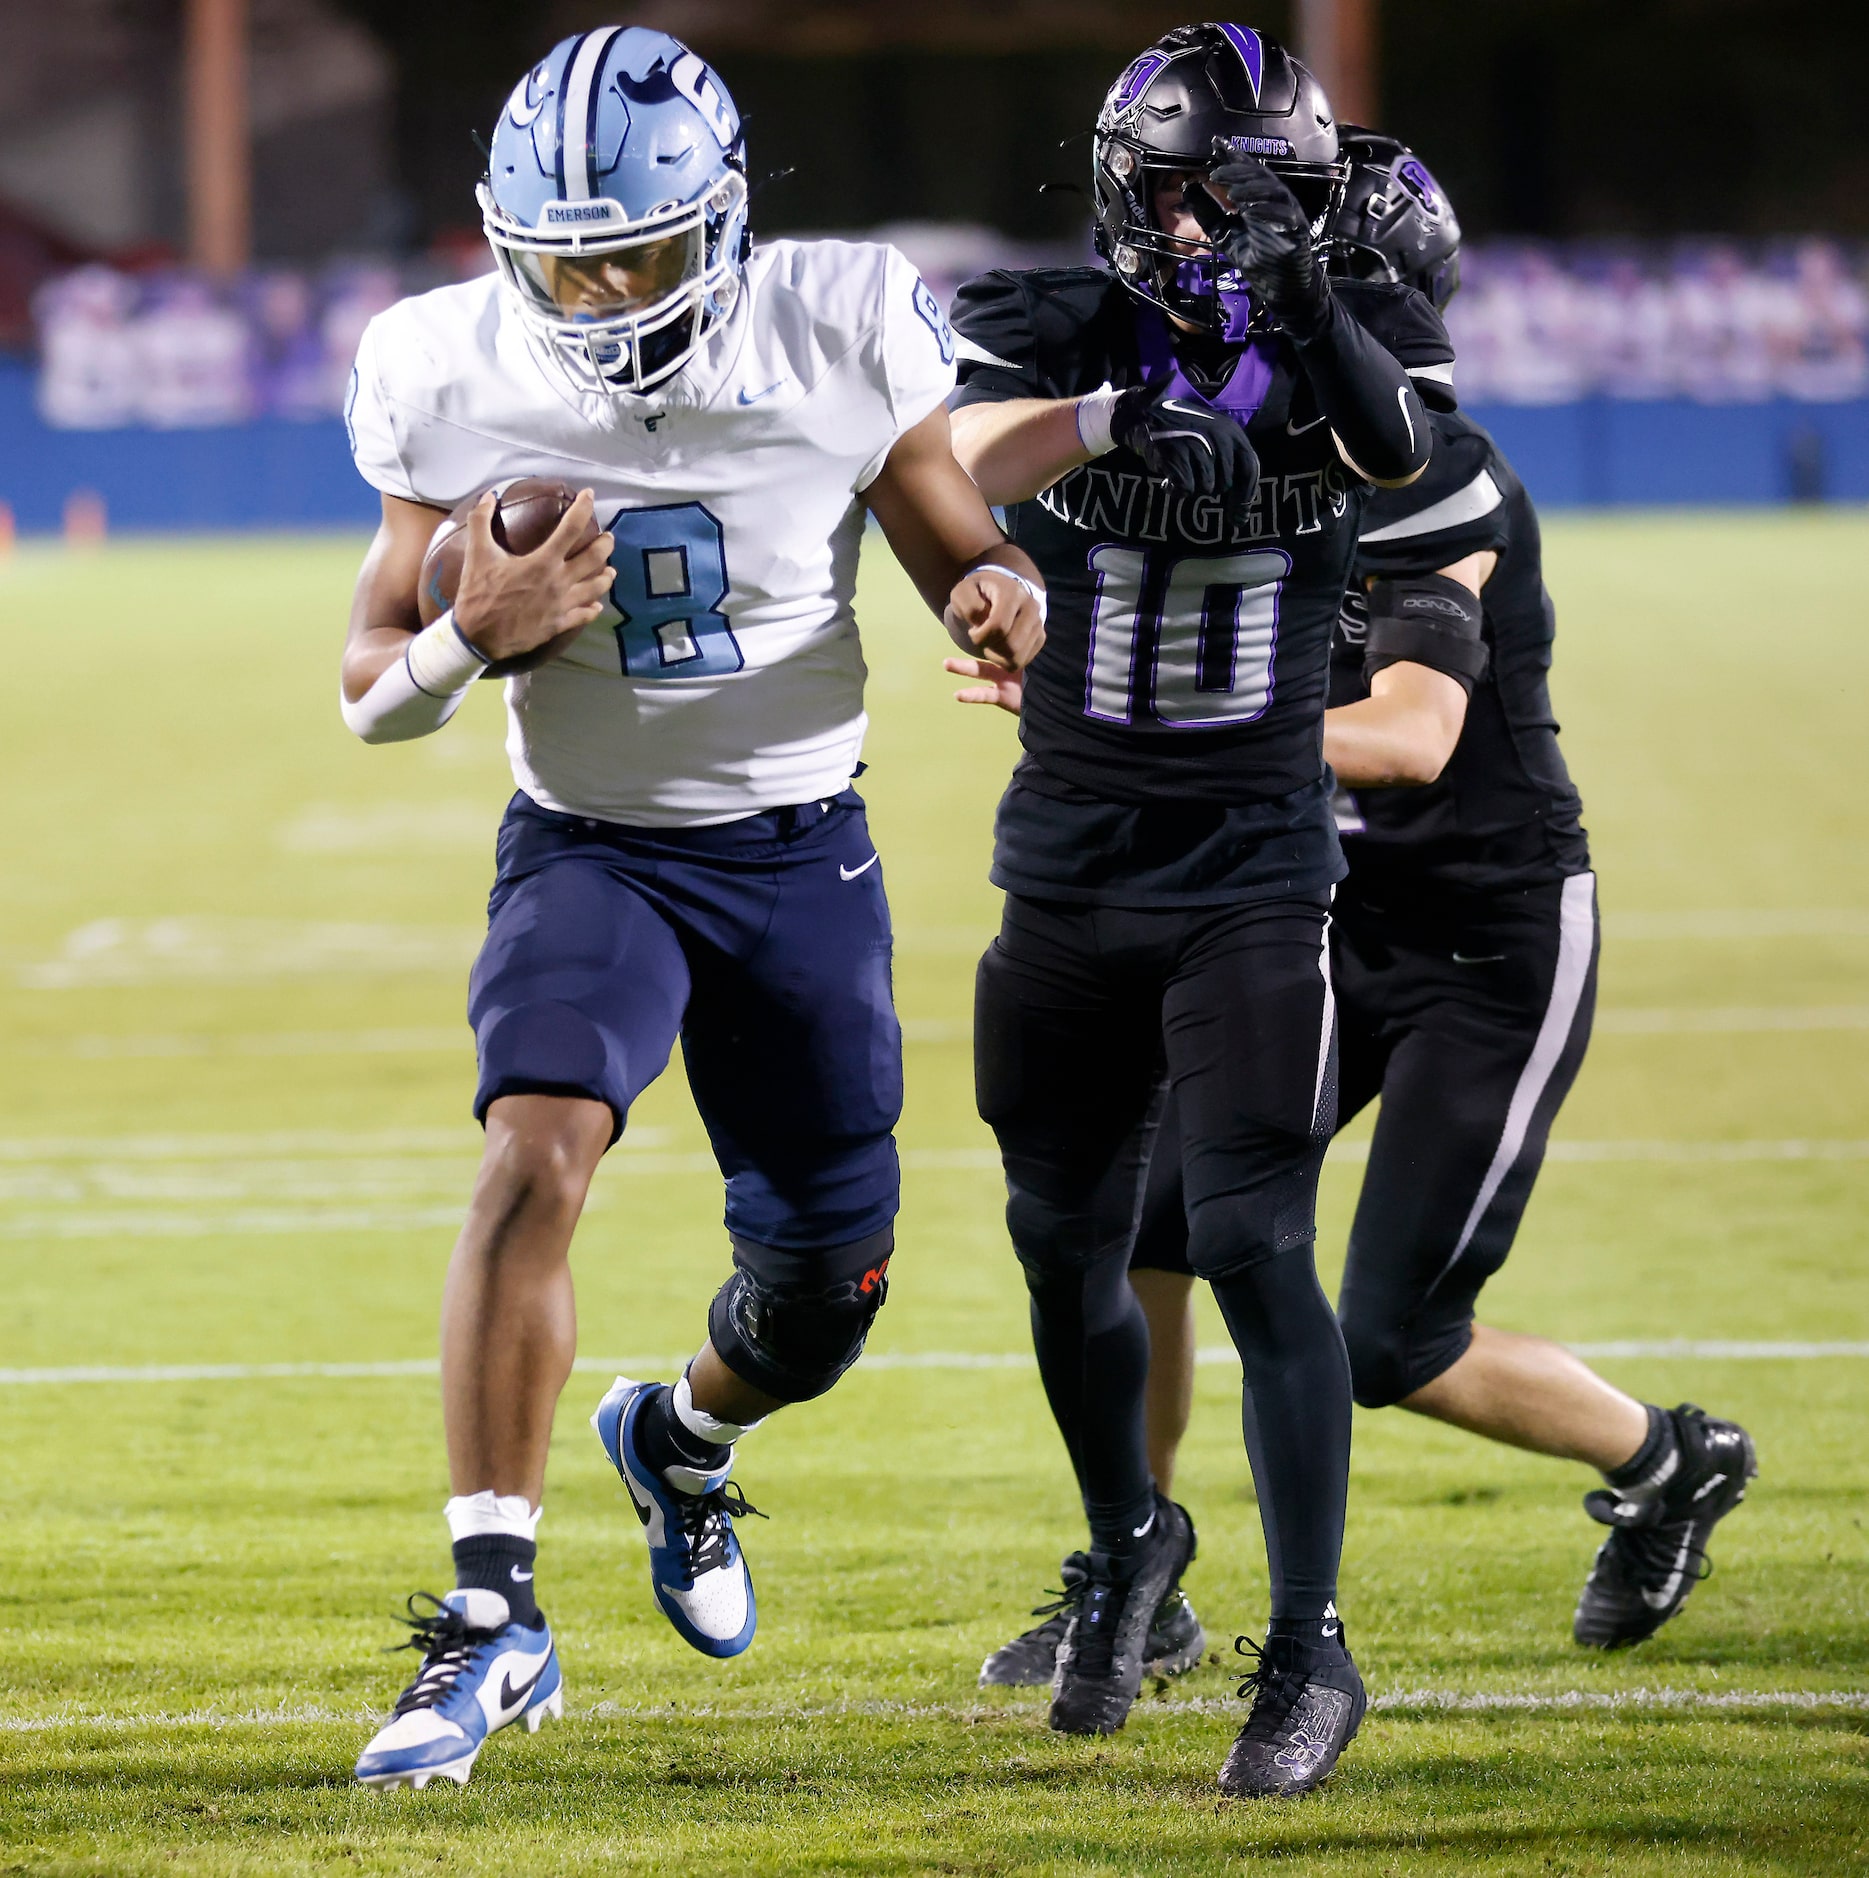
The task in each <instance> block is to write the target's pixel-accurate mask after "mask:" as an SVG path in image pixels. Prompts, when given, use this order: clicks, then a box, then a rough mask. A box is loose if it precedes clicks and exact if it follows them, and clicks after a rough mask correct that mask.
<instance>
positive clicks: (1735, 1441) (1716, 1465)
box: [1571, 1402, 1759, 1650]
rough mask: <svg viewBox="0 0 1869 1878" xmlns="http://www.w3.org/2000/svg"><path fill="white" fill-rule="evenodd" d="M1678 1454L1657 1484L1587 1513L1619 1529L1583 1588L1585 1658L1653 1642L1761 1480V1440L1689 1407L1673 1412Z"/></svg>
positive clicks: (1615, 1492) (1600, 1502) (1609, 1495)
mask: <svg viewBox="0 0 1869 1878" xmlns="http://www.w3.org/2000/svg"><path fill="white" fill-rule="evenodd" d="M1669 1419H1670V1420H1671V1421H1672V1422H1673V1423H1674V1434H1675V1447H1674V1451H1673V1452H1672V1453H1671V1454H1670V1455H1669V1457H1668V1459H1667V1460H1666V1461H1664V1462H1663V1463H1662V1464H1661V1467H1660V1469H1659V1470H1658V1476H1657V1477H1656V1478H1654V1479H1651V1480H1647V1481H1643V1482H1641V1483H1639V1484H1638V1485H1636V1486H1634V1487H1627V1488H1613V1487H1602V1488H1598V1489H1597V1491H1595V1492H1594V1493H1586V1494H1585V1495H1584V1500H1583V1504H1584V1511H1585V1512H1586V1513H1588V1514H1589V1515H1590V1517H1591V1518H1592V1519H1594V1520H1599V1521H1601V1522H1602V1524H1603V1525H1605V1526H1608V1527H1610V1528H1611V1531H1610V1535H1609V1537H1608V1538H1607V1539H1605V1540H1604V1541H1603V1543H1602V1545H1601V1547H1599V1548H1598V1551H1597V1555H1596V1563H1595V1564H1594V1565H1593V1566H1591V1568H1590V1576H1589V1577H1588V1578H1587V1579H1585V1580H1584V1587H1583V1595H1582V1596H1581V1597H1579V1598H1578V1600H1577V1615H1576V1617H1575V1619H1574V1620H1573V1621H1572V1625H1571V1634H1572V1635H1573V1636H1574V1637H1575V1638H1576V1639H1577V1641H1578V1642H1579V1643H1581V1644H1582V1645H1584V1647H1585V1648H1586V1649H1593V1650H1619V1649H1622V1648H1624V1647H1625V1646H1627V1645H1628V1644H1631V1643H1640V1642H1641V1641H1642V1640H1643V1639H1644V1638H1645V1637H1652V1636H1653V1635H1654V1634H1655V1632H1656V1631H1658V1630H1659V1629H1660V1628H1661V1627H1662V1625H1663V1624H1665V1623H1666V1622H1667V1621H1668V1619H1669V1618H1670V1617H1672V1616H1673V1615H1674V1614H1675V1612H1676V1611H1678V1610H1679V1609H1680V1608H1681V1606H1682V1605H1683V1604H1685V1603H1686V1602H1687V1594H1688V1593H1689V1592H1690V1591H1692V1590H1693V1588H1694V1587H1695V1585H1697V1584H1698V1583H1699V1582H1700V1581H1701V1579H1703V1578H1705V1577H1706V1576H1707V1575H1708V1573H1709V1572H1710V1571H1711V1570H1712V1569H1713V1566H1712V1561H1711V1560H1710V1559H1709V1558H1708V1557H1707V1541H1708V1539H1709V1538H1711V1537H1712V1535H1713V1529H1714V1527H1715V1526H1717V1525H1718V1524H1719V1523H1720V1521H1721V1520H1723V1519H1724V1518H1725V1517H1726V1515H1727V1514H1728V1513H1730V1512H1731V1511H1732V1510H1733V1508H1734V1507H1736V1506H1737V1505H1738V1504H1739V1503H1740V1501H1741V1500H1743V1499H1744V1498H1745V1497H1746V1483H1747V1481H1749V1480H1752V1479H1754V1478H1755V1477H1756V1476H1757V1474H1758V1471H1759V1459H1758V1455H1757V1454H1756V1453H1755V1452H1754V1450H1753V1446H1752V1437H1751V1436H1750V1435H1749V1434H1747V1433H1746V1431H1745V1430H1744V1429H1743V1428H1741V1427H1740V1426H1739V1424H1738V1423H1737V1422H1723V1421H1716V1420H1715V1419H1714V1418H1713V1417H1712V1416H1711V1415H1709V1414H1707V1412H1706V1411H1705V1410H1704V1409H1698V1408H1696V1407H1694V1405H1693V1404H1692V1403H1691V1402H1683V1403H1682V1404H1681V1406H1680V1407H1679V1408H1677V1409H1674V1410H1672V1411H1670V1414H1669Z"/></svg>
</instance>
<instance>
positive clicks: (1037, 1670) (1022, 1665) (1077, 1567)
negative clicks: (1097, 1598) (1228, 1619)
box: [980, 1522, 1207, 1689]
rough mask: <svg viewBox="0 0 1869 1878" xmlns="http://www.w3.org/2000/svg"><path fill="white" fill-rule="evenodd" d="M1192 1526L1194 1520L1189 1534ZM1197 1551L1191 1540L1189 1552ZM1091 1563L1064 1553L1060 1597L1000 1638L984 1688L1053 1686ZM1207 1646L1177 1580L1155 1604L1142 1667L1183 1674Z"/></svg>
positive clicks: (983, 1671) (983, 1669) (983, 1672)
mask: <svg viewBox="0 0 1869 1878" xmlns="http://www.w3.org/2000/svg"><path fill="white" fill-rule="evenodd" d="M1193 1531H1194V1528H1193V1524H1192V1522H1190V1523H1189V1526H1188V1532H1189V1536H1190V1540H1191V1539H1192V1535H1193ZM1193 1556H1194V1551H1193V1547H1192V1544H1190V1546H1189V1550H1188V1557H1189V1558H1190V1559H1192V1558H1193ZM1089 1566H1090V1560H1089V1559H1088V1557H1086V1556H1085V1554H1084V1553H1082V1552H1073V1553H1071V1554H1070V1555H1069V1556H1068V1557H1067V1558H1066V1559H1065V1561H1064V1563H1063V1564H1062V1565H1061V1566H1060V1567H1059V1568H1058V1570H1059V1575H1060V1576H1061V1577H1062V1578H1063V1580H1064V1584H1063V1586H1062V1587H1061V1588H1060V1589H1059V1591H1058V1592H1057V1595H1056V1602H1054V1603H1051V1604H1039V1605H1035V1606H1034V1607H1033V1610H1032V1615H1033V1616H1034V1617H1042V1618H1043V1619H1044V1620H1045V1621H1044V1622H1043V1623H1042V1624H1034V1625H1033V1626H1032V1628H1031V1629H1030V1630H1025V1631H1021V1632H1020V1633H1019V1635H1018V1636H1016V1637H1014V1638H1013V1640H1012V1641H1011V1642H1010V1643H1002V1644H1001V1645H1000V1646H999V1648H998V1649H997V1650H995V1651H994V1652H993V1654H992V1655H991V1656H989V1657H988V1658H987V1659H986V1661H985V1662H984V1663H982V1664H981V1665H980V1687H981V1688H983V1689H993V1688H999V1689H1044V1688H1048V1687H1049V1686H1050V1683H1051V1679H1052V1676H1053V1675H1054V1674H1055V1673H1056V1671H1057V1667H1058V1645H1059V1644H1061V1643H1062V1642H1063V1641H1064V1633H1065V1631H1066V1630H1068V1629H1069V1628H1070V1623H1071V1613H1070V1610H1069V1608H1067V1607H1068V1606H1070V1604H1071V1603H1072V1600H1073V1597H1074V1595H1075V1587H1076V1586H1077V1585H1079V1584H1081V1583H1082V1582H1083V1579H1084V1576H1085V1574H1086V1572H1087V1571H1088V1570H1089ZM1206 1649H1207V1633H1206V1631H1204V1630H1203V1629H1202V1628H1201V1620H1200V1619H1199V1618H1198V1617H1196V1616H1195V1615H1194V1606H1193V1605H1192V1604H1190V1603H1189V1602H1188V1594H1187V1593H1186V1592H1185V1591H1183V1590H1182V1589H1181V1587H1180V1586H1179V1585H1176V1586H1175V1587H1174V1588H1173V1589H1172V1590H1171V1591H1170V1592H1169V1593H1168V1595H1167V1597H1165V1598H1163V1599H1162V1601H1161V1603H1160V1604H1159V1605H1157V1606H1156V1610H1155V1617H1154V1621H1153V1622H1152V1623H1151V1624H1150V1625H1149V1640H1148V1642H1147V1643H1146V1644H1144V1645H1143V1652H1142V1673H1143V1674H1144V1675H1145V1676H1181V1675H1185V1674H1186V1673H1187V1672H1188V1671H1189V1670H1190V1669H1197V1668H1199V1667H1200V1660H1201V1657H1202V1655H1203V1654H1204V1653H1205V1651H1206Z"/></svg>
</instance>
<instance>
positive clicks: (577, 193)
mask: <svg viewBox="0 0 1869 1878" xmlns="http://www.w3.org/2000/svg"><path fill="white" fill-rule="evenodd" d="M622 30H623V28H622V27H620V26H612V27H609V28H608V29H606V30H604V31H601V32H595V33H586V34H585V35H584V37H583V38H582V39H580V40H579V41H578V44H577V50H576V51H575V52H573V53H572V55H571V60H570V63H569V65H567V67H566V68H565V91H564V118H563V130H562V132H561V135H560V140H559V146H558V147H559V150H560V152H561V156H560V161H561V162H562V163H563V164H564V171H565V178H564V181H565V200H566V201H567V202H588V201H589V200H590V199H591V149H592V146H593V145H594V144H595V143H596V140H597V139H596V119H597V95H596V94H597V74H598V73H599V72H601V71H602V70H603V63H604V58H605V55H606V54H607V53H608V52H609V50H610V46H611V43H612V41H614V40H615V39H616V38H617V36H618V35H619V34H620V33H621V32H622Z"/></svg>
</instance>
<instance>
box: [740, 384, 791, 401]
mask: <svg viewBox="0 0 1869 1878" xmlns="http://www.w3.org/2000/svg"><path fill="white" fill-rule="evenodd" d="M784 383H785V380H784V379H783V378H775V379H774V380H773V381H772V383H771V384H769V385H768V386H767V387H766V388H765V390H764V391H748V390H747V388H746V387H745V386H744V385H742V386H741V387H740V402H741V403H742V404H757V403H758V402H759V401H760V399H761V398H770V397H771V396H772V394H773V393H774V392H775V391H777V390H778V389H779V387H780V386H781V385H782V384H784Z"/></svg>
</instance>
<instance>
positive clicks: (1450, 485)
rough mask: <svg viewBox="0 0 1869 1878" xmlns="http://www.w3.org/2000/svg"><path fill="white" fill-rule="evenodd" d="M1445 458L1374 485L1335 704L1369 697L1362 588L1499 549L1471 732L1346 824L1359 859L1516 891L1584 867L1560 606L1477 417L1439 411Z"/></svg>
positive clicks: (1373, 796)
mask: <svg viewBox="0 0 1869 1878" xmlns="http://www.w3.org/2000/svg"><path fill="white" fill-rule="evenodd" d="M1430 421H1431V422H1432V423H1433V425H1434V455H1433V458H1432V459H1431V460H1430V462H1429V464H1428V467H1427V469H1426V471H1425V472H1424V473H1423V474H1422V476H1421V477H1420V478H1419V480H1417V481H1416V482H1413V483H1411V484H1409V486H1408V487H1407V488H1406V489H1379V490H1376V491H1374V492H1373V494H1372V495H1371V498H1370V500H1369V503H1368V505H1367V508H1366V511H1365V513H1364V516H1363V533H1362V538H1361V540H1360V541H1359V543H1358V546H1357V554H1356V564H1355V578H1354V580H1353V583H1352V586H1351V590H1350V596H1349V599H1348V600H1347V602H1346V605H1345V607H1344V609H1343V612H1342V614H1341V616H1340V617H1339V620H1338V625H1337V631H1336V636H1335V640H1334V642H1333V645H1332V650H1331V675H1330V702H1331V703H1332V704H1333V705H1339V704H1348V703H1350V702H1352V701H1353V700H1355V699H1357V698H1365V697H1367V696H1368V695H1369V687H1368V685H1367V683H1366V682H1365V680H1364V677H1363V634H1364V622H1363V618H1362V609H1361V606H1360V604H1359V595H1360V593H1361V591H1362V587H1363V582H1364V580H1365V579H1366V578H1368V577H1370V576H1375V577H1391V578H1392V577H1395V576H1398V575H1409V574H1424V573H1431V572H1433V571H1434V570H1435V569H1437V568H1442V567H1447V566H1450V565H1452V563H1454V562H1455V561H1458V560H1461V559H1462V558H1464V557H1465V556H1467V555H1469V554H1477V553H1479V552H1481V551H1482V550H1485V549H1491V550H1492V551H1493V552H1494V553H1496V554H1497V555H1498V556H1499V562H1498V566H1497V567H1496V568H1495V570H1494V572H1493V575H1492V578H1491V579H1490V580H1488V581H1487V583H1486V585H1485V588H1484V589H1483V591H1482V593H1481V596H1480V599H1481V605H1482V608H1483V611H1484V615H1485V618H1484V623H1483V628H1482V630H1483V633H1484V636H1485V640H1486V644H1487V647H1488V649H1489V651H1490V654H1491V657H1490V659H1489V661H1488V665H1487V670H1486V673H1485V676H1484V677H1482V678H1481V679H1480V680H1479V681H1478V683H1476V684H1475V685H1474V687H1473V694H1472V697H1471V698H1470V699H1469V700H1468V704H1467V717H1466V723H1465V725H1464V727H1463V728H1462V730H1461V733H1460V741H1459V742H1458V743H1457V744H1456V745H1455V746H1454V753H1453V755H1452V757H1451V758H1450V759H1449V760H1448V764H1447V767H1446V769H1445V770H1443V771H1442V772H1441V775H1440V778H1439V780H1438V781H1436V782H1433V783H1430V784H1428V785H1427V786H1426V787H1425V788H1394V789H1357V790H1344V791H1340V792H1339V794H1338V798H1337V824H1338V831H1339V833H1340V835H1341V836H1342V839H1343V846H1344V853H1345V855H1346V856H1347V858H1348V859H1349V862H1350V867H1351V871H1352V873H1353V874H1355V875H1357V876H1358V877H1359V878H1360V877H1363V876H1365V875H1373V874H1374V873H1376V872H1378V871H1380V872H1382V873H1384V874H1385V875H1394V874H1398V873H1399V874H1402V875H1405V876H1406V877H1407V878H1408V879H1411V880H1419V881H1421V882H1422V883H1423V884H1433V885H1436V886H1441V887H1447V888H1454V889H1491V888H1510V887H1515V886H1525V885H1529V884H1531V883H1533V882H1535V881H1543V880H1554V879H1561V878H1563V877H1564V876H1566V875H1569V874H1577V873H1582V872H1583V871H1584V870H1585V869H1587V868H1588V867H1589V865H1590V850H1589V845H1588V842H1587V841H1586V839H1585V836H1584V831H1583V825H1582V822H1581V819H1580V817H1581V816H1582V813H1583V804H1582V802H1581V801H1580V800H1579V798H1578V795H1577V791H1576V789H1575V787H1574V786H1573V785H1572V783H1571V779H1570V772H1569V771H1568V770H1567V769H1566V768H1565V767H1564V758H1563V754H1562V753H1561V752H1560V750H1559V749H1558V740H1557V731H1558V726H1557V720H1556V719H1555V718H1554V717H1553V715H1552V712H1551V694H1550V690H1549V688H1548V686H1547V684H1546V677H1547V674H1548V673H1549V671H1550V669H1551V645H1552V639H1553V635H1554V631H1555V615H1554V613H1553V610H1552V606H1551V596H1550V595H1549V594H1548V593H1547V592H1546V591H1545V584H1544V570H1543V563H1542V556H1541V548H1540V541H1539V532H1538V514H1537V511H1536V510H1535V509H1534V508H1533V507H1532V503H1531V498H1530V497H1529V496H1528V495H1527V494H1526V493H1525V486H1524V484H1523V483H1521V482H1520V481H1519V479H1518V477H1517V475H1516V474H1515V473H1514V472H1513V468H1512V465H1511V464H1510V463H1509V462H1507V461H1506V459H1505V457H1504V456H1503V455H1501V453H1500V450H1499V446H1498V445H1497V444H1495V443H1494V442H1493V440H1492V438H1491V437H1490V436H1488V435H1487V433H1486V432H1485V431H1484V430H1482V429H1481V428H1480V426H1479V425H1478V424H1476V423H1474V422H1473V421H1472V420H1471V419H1470V418H1467V417H1465V416H1463V415H1462V414H1460V413H1458V412H1454V413H1438V412H1437V413H1436V414H1435V415H1434V416H1433V417H1432V419H1431V420H1430Z"/></svg>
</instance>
